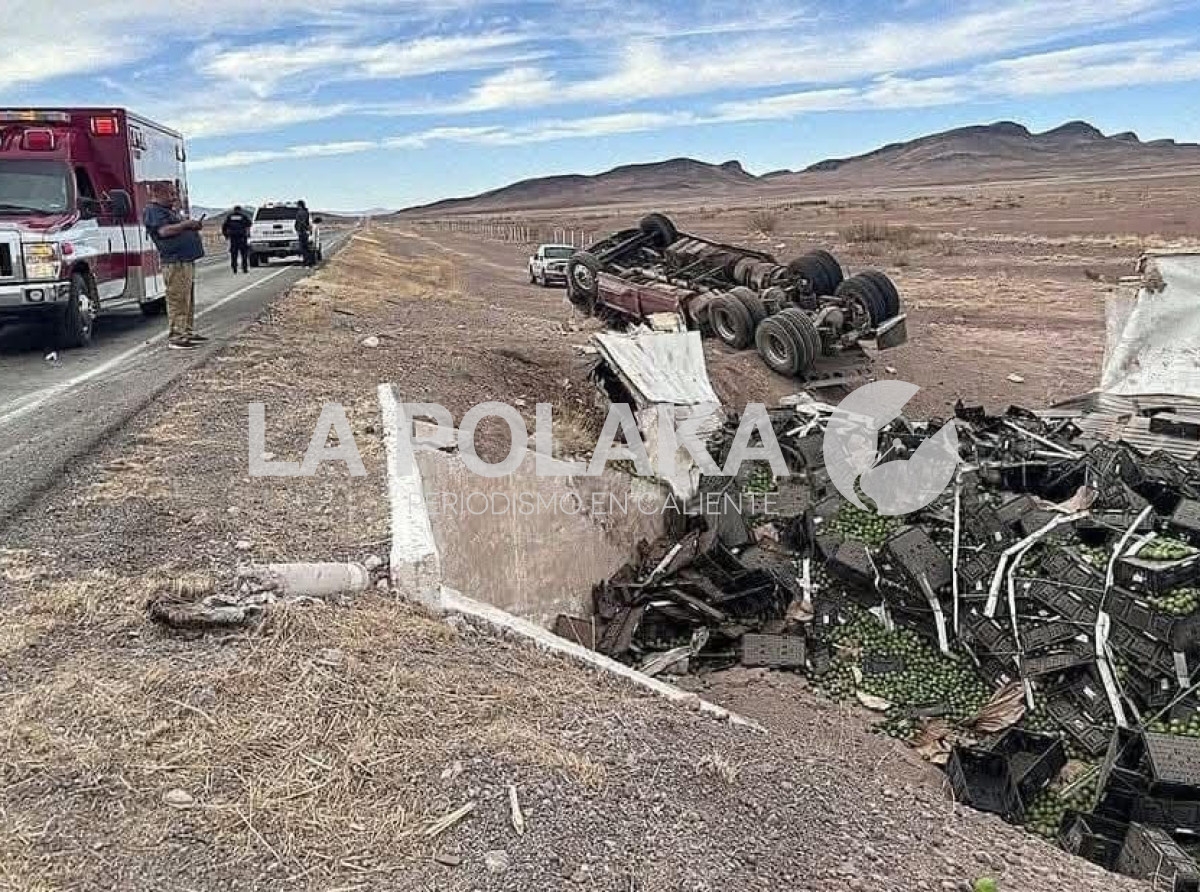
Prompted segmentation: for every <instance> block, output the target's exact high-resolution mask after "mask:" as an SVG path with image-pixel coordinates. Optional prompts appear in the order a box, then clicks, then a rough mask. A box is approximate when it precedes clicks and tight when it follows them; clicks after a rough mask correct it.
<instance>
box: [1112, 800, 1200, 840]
mask: <svg viewBox="0 0 1200 892" xmlns="http://www.w3.org/2000/svg"><path fill="white" fill-rule="evenodd" d="M1129 818H1130V820H1131V821H1137V822H1139V823H1141V824H1149V825H1151V826H1152V827H1161V828H1162V829H1164V830H1166V831H1167V832H1168V833H1171V834H1196V833H1200V802H1197V801H1195V800H1191V799H1160V798H1158V797H1155V796H1136V797H1133V805H1132V808H1131V809H1130V813H1129Z"/></svg>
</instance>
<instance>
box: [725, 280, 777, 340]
mask: <svg viewBox="0 0 1200 892" xmlns="http://www.w3.org/2000/svg"><path fill="white" fill-rule="evenodd" d="M729 295H730V296H731V297H735V298H737V299H738V300H740V301H741V302H742V305H743V306H744V307H745V308H746V309H747V310H749V311H750V322H751V326H752V327H751V329H750V332H751V334H753V333H754V332H755V331H757V330H758V323H760V322H762V321H763V320H764V319H766V318H767V316H768V315H769V314H768V313H767V305H766V304H765V303H763V302H762V299H761V298H760V297H759V296H758V295H757V294H755V293H754V292H753V291H751V290H750V289H749V288H743V287H738V288H734V289H732V290H731V291H730V292H729ZM746 346H750V345H749V344H747V345H746Z"/></svg>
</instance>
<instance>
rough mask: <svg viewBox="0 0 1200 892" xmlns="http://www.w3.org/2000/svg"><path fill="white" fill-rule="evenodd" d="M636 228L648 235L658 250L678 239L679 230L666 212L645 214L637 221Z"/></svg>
mask: <svg viewBox="0 0 1200 892" xmlns="http://www.w3.org/2000/svg"><path fill="white" fill-rule="evenodd" d="M638 229H640V230H641V231H642V232H644V233H645V234H646V235H648V236H650V238H651V240H652V241H653V242H654V247H656V248H658V249H659V250H660V251H661V250H663V249H665V248H666V247H667V246H668V245H672V244H674V243H675V242H676V241H678V240H679V230H678V229H676V228H675V224H674V223H672V222H671V218H670V217H668V216H667V215H666V214H647V215H646V216H644V217H642V220H641V222H640V223H638Z"/></svg>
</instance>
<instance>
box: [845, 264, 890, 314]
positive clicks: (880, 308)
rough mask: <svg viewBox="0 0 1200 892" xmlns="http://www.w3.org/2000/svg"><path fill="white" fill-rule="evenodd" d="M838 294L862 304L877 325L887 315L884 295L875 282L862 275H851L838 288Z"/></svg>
mask: <svg viewBox="0 0 1200 892" xmlns="http://www.w3.org/2000/svg"><path fill="white" fill-rule="evenodd" d="M837 296H838V297H841V298H845V299H847V300H850V301H852V302H854V303H857V304H858V305H859V306H861V307H862V308H863V309H864V310H865V311H866V313H867V316H868V317H869V318H870V320H871V325H872V326H876V325H878V324H879V323H880V322H882V321H883V319H884V318H885V317H886V315H887V304H886V302H885V301H884V298H883V295H882V294H880V293H879V291H878V289H877V288H876V287H875V283H874V282H872V281H871V280H870V279H866V278H863V277H862V276H861V275H857V276H851V277H850V278H848V279H846V281H844V282H842V284H841V285H839V286H838V288H837Z"/></svg>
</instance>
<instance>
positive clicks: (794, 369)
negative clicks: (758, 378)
mask: <svg viewBox="0 0 1200 892" xmlns="http://www.w3.org/2000/svg"><path fill="white" fill-rule="evenodd" d="M754 343H755V346H756V347H758V355H759V356H761V357H762V360H763V362H764V363H766V365H767V368H769V369H770V370H771V371H773V372H776V373H778V374H780V375H786V376H787V377H789V378H794V377H795V376H796V375H798V374H799V373H800V371H801V369H805V368H808V366H809V365H811V359H810V358H809V355H808V345H807V344H806V343H804V341H803V340H802V339H801V338H800V336H799V335H797V334H796V332H795V330H794V329H793V328H792V327H791V326H790V325H788V323H787V322H786V321H784V320H782V319H780V318H779V316H771V317H769V318H767V319H764V320H763V323H762V325H760V326H759V327H758V331H757V332H756V333H755V335H754Z"/></svg>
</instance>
